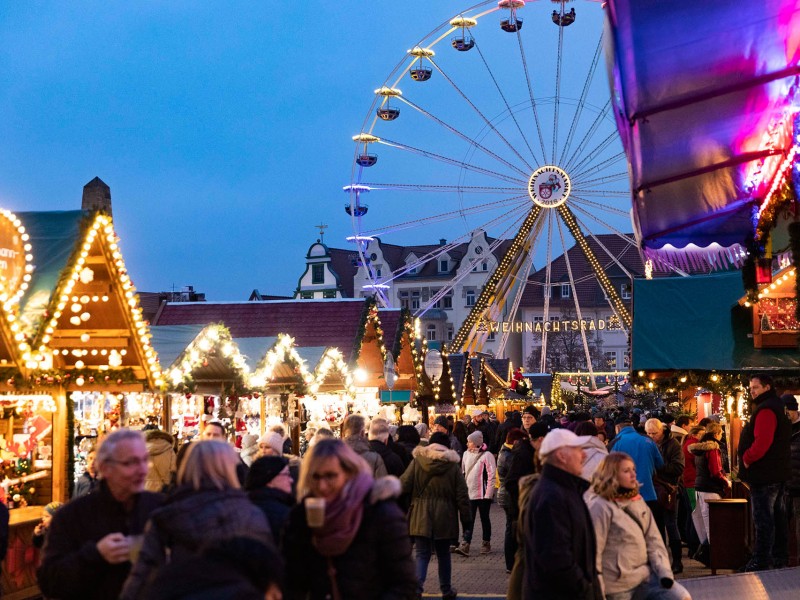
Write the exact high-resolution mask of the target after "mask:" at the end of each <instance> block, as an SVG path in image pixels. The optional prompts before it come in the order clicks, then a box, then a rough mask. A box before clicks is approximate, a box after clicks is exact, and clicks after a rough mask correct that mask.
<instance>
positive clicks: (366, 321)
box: [350, 296, 387, 365]
mask: <svg viewBox="0 0 800 600" xmlns="http://www.w3.org/2000/svg"><path fill="white" fill-rule="evenodd" d="M370 324H371V325H372V326H373V328H374V331H375V335H376V336H377V338H378V347H379V348H380V350H381V361H385V360H386V352H387V350H386V344H385V343H384V341H383V328H382V327H381V321H380V317H379V316H378V303H377V301H376V300H375V297H374V296H370V297H369V298H367V299H365V300H364V310H363V311H362V313H361V321H360V322H359V326H358V331H357V332H356V339H355V341H354V342H353V353H352V355H351V357H350V364H351V365H355V364H356V363H357V362H358V358H359V357H360V356H361V347H362V345H363V342H364V336H365V335H366V333H367V327H368V326H369V325H370Z"/></svg>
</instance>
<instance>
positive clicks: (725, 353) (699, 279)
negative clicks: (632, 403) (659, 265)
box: [631, 272, 800, 371]
mask: <svg viewBox="0 0 800 600" xmlns="http://www.w3.org/2000/svg"><path fill="white" fill-rule="evenodd" d="M743 293H744V292H743V288H742V277H741V274H740V273H738V272H734V273H724V274H718V275H697V276H694V277H666V278H659V279H636V280H634V287H633V298H634V306H633V339H632V342H631V354H632V356H631V360H632V370H633V371H639V370H642V371H676V370H698V371H746V370H760V369H768V370H772V369H783V370H795V371H800V360H799V359H800V354H798V351H797V348H791V349H778V348H765V349H756V348H754V347H753V339H752V317H751V315H750V312H749V311H750V310H751V309H750V308H746V307H744V306H740V305H739V303H738V301H739V299H740V297H741V296H742V294H743Z"/></svg>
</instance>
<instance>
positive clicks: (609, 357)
mask: <svg viewBox="0 0 800 600" xmlns="http://www.w3.org/2000/svg"><path fill="white" fill-rule="evenodd" d="M604 356H605V359H606V367H608V368H609V369H616V368H617V352H616V351H615V350H612V351H611V352H606V353H605V354H604Z"/></svg>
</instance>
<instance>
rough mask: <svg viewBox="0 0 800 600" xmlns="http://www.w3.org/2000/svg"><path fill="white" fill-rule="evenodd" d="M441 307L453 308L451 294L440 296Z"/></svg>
mask: <svg viewBox="0 0 800 600" xmlns="http://www.w3.org/2000/svg"><path fill="white" fill-rule="evenodd" d="M442 308H443V309H445V310H450V309H452V308H453V295H452V294H447V296H445V297H444V298H442Z"/></svg>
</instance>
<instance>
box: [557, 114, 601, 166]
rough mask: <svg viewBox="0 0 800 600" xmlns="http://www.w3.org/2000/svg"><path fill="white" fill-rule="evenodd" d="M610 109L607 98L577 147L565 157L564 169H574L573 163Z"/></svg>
mask: <svg viewBox="0 0 800 600" xmlns="http://www.w3.org/2000/svg"><path fill="white" fill-rule="evenodd" d="M610 111H611V100H610V99H609V100H608V101H607V102H606V103H605V105H604V106H603V108H602V109H601V110H600V112H598V113H597V115H596V116H595V118H594V121H592V124H591V125H590V126H589V129H588V130H587V131H586V133H585V134H584V136H583V138H581V141H580V142H579V143H578V146H577V148H575V151H574V152H573V153H572V154H571V155H570V157H569V159H567V162H566V163H565V165H564V168H565V169H569V170H574V169H573V163H574V162H575V161H576V160H577V159H578V158H579V157H580V156H581V154H583V151H584V150H585V149H586V146H587V145H588V144H589V142H590V141H591V139H592V137H594V134H595V133H597V130H598V129H599V128H600V125H602V124H603V121H604V120H605V119H606V117H607V116H608V114H609V112H610Z"/></svg>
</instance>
